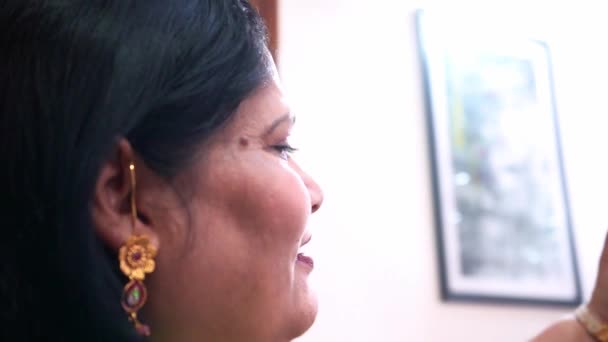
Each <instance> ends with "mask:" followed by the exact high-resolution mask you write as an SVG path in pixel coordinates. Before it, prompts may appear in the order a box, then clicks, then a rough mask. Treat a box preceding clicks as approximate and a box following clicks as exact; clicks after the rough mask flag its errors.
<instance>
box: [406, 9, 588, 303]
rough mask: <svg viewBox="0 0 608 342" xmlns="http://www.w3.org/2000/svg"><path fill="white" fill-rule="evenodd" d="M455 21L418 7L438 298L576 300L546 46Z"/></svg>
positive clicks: (577, 286)
mask: <svg viewBox="0 0 608 342" xmlns="http://www.w3.org/2000/svg"><path fill="white" fill-rule="evenodd" d="M451 20H452V21H451V22H450V21H445V19H443V18H438V17H437V18H436V17H433V16H432V14H431V13H430V12H428V13H427V12H424V11H419V12H418V13H417V26H418V27H417V28H418V38H419V47H420V55H421V60H422V64H423V69H424V74H425V86H426V95H427V98H426V100H427V108H428V123H429V125H428V127H429V136H430V150H431V160H432V169H433V186H434V206H435V214H436V215H435V216H436V223H437V237H438V238H437V241H438V251H439V261H440V272H441V289H442V297H443V299H444V300H469V301H491V302H509V303H530V304H556V305H572V306H574V305H578V304H579V303H580V302H581V288H580V281H579V277H578V270H577V263H576V254H575V250H574V244H573V240H572V225H571V220H570V216H569V215H570V214H569V206H568V196H567V191H566V184H565V177H564V170H563V164H562V158H561V152H560V138H559V130H558V122H557V115H556V111H555V108H554V107H555V106H554V99H553V91H552V78H551V63H550V54H549V49H548V47H547V45H546V44H544V43H542V42H539V41H535V40H531V39H527V38H521V37H509V35H508V34H506V35H504V34H502V35H501V34H498V33H497V34H488V32H489V31H488V28H487V27H474V25H470V26H469V27H470V30H469V31H464V29H463V30H459V29H458V27H459V25H457V23H456V22H454V21H453V20H454V19H451ZM461 22H464V21H461ZM467 22H468V23H471V21H467ZM482 33H483V34H482Z"/></svg>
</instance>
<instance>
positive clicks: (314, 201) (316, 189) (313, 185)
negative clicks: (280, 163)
mask: <svg viewBox="0 0 608 342" xmlns="http://www.w3.org/2000/svg"><path fill="white" fill-rule="evenodd" d="M290 164H291V166H292V167H293V168H294V169H295V170H296V172H297V173H298V174H299V175H300V177H301V178H302V181H304V186H306V189H308V193H309V194H310V212H311V213H315V212H316V211H317V210H319V208H321V204H323V190H321V187H320V186H319V184H317V182H315V180H314V179H313V178H312V177H311V176H310V175H309V174H307V173H306V172H304V171H303V170H302V168H300V166H299V165H298V164H297V163H296V162H295V161H294V160H293V159H290Z"/></svg>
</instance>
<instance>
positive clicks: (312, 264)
mask: <svg viewBox="0 0 608 342" xmlns="http://www.w3.org/2000/svg"><path fill="white" fill-rule="evenodd" d="M298 262H301V263H303V264H305V265H307V266H309V267H310V268H313V267H315V262H314V260H312V258H311V257H309V256H307V255H304V253H298Z"/></svg>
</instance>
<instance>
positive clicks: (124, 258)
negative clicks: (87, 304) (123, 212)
mask: <svg viewBox="0 0 608 342" xmlns="http://www.w3.org/2000/svg"><path fill="white" fill-rule="evenodd" d="M129 173H130V175H131V229H132V231H131V236H130V237H129V239H128V240H127V242H125V244H124V245H123V246H122V247H120V251H119V253H118V260H119V261H120V270H121V271H122V272H123V273H124V274H125V276H127V277H128V278H129V282H128V283H127V285H125V287H124V289H123V293H122V299H121V304H122V307H123V309H124V310H125V311H126V312H127V314H128V315H129V320H130V321H131V322H133V325H134V326H135V330H136V331H137V332H138V333H139V334H140V335H144V336H150V327H148V326H147V325H145V324H143V323H141V322H140V321H139V319H138V318H137V312H138V311H139V310H140V309H141V308H142V307H143V306H144V304H146V301H147V299H148V290H147V289H146V286H145V285H144V283H143V281H144V279H145V278H146V274H147V273H152V272H154V269H155V267H156V263H155V261H154V257H156V253H157V250H156V247H154V246H153V245H152V244H150V239H149V238H148V237H147V236H145V235H138V234H136V232H135V224H136V222H137V207H136V205H135V164H134V163H133V162H131V164H130V165H129Z"/></svg>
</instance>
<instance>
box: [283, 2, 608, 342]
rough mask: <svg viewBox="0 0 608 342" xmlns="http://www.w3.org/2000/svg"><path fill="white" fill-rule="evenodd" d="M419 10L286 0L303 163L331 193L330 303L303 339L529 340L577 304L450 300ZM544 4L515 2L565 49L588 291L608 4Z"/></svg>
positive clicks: (563, 105)
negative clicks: (442, 283)
mask: <svg viewBox="0 0 608 342" xmlns="http://www.w3.org/2000/svg"><path fill="white" fill-rule="evenodd" d="M415 5H417V4H412V3H411V2H410V3H408V2H405V1H397V0H394V1H390V0H375V1H362V0H283V2H282V4H281V10H280V14H281V16H282V17H281V25H280V26H281V33H282V36H281V50H280V70H281V74H282V77H283V81H284V84H285V87H286V89H287V92H288V94H289V96H290V100H291V103H292V106H293V108H294V112H295V114H296V115H297V116H298V122H297V125H296V126H297V128H296V133H295V141H296V145H299V147H300V148H301V149H302V150H303V151H301V152H299V155H297V156H296V158H298V159H299V161H300V163H301V164H303V166H304V167H305V168H306V169H307V170H308V171H309V172H310V173H311V174H313V175H314V176H315V177H316V178H317V180H318V181H319V183H320V184H321V185H322V186H323V188H324V190H325V194H326V196H325V203H324V206H323V208H322V210H320V211H319V213H318V215H315V216H316V217H314V219H313V220H312V222H311V224H312V227H313V231H314V237H313V240H312V243H311V245H312V246H311V250H310V252H311V254H312V255H313V256H314V257H315V260H316V269H315V271H314V272H313V274H312V278H311V282H312V284H313V286H315V287H316V288H317V292H318V294H319V298H320V312H319V316H318V320H317V322H316V324H315V326H314V327H313V328H312V329H311V330H310V331H309V332H308V333H307V334H306V335H305V336H304V337H302V338H301V339H299V340H298V341H301V342H308V341H315V342H340V341H348V342H358V341H360V342H363V341H365V342H369V341H381V342H393V341H497V342H500V341H505V342H506V341H509V342H511V341H523V340H525V339H526V338H529V337H531V336H532V335H534V334H535V333H536V332H538V331H539V330H540V329H541V328H542V327H543V326H545V325H546V324H548V323H549V322H551V321H552V320H555V319H557V318H559V317H561V316H562V315H564V314H565V313H567V312H568V310H558V309H549V308H533V307H512V306H498V305H467V304H445V303H442V302H440V300H439V289H438V283H439V281H438V270H437V259H436V252H435V251H436V246H435V243H434V223H433V214H432V204H431V192H430V186H431V181H430V173H429V163H428V156H427V137H426V133H425V114H424V107H423V102H422V99H423V89H422V88H421V83H420V66H419V61H418V57H417V50H416V41H415V30H414V22H413V10H414V7H415ZM537 8H538V9H537V10H532V11H530V10H529V9H526V11H519V10H517V9H516V10H514V11H513V12H516V13H518V16H519V19H518V20H516V21H514V22H513V26H514V27H515V26H517V27H519V28H521V27H526V28H527V29H529V30H530V31H533V32H534V33H535V34H537V35H538V34H541V35H542V36H543V37H544V38H545V39H546V40H548V41H549V43H550V44H551V46H552V48H553V58H554V66H555V72H554V73H555V80H556V93H557V98H558V99H557V101H558V110H559V113H560V115H561V119H562V122H561V123H562V130H563V132H562V135H563V136H562V140H563V145H564V154H565V160H566V172H567V174H568V182H569V186H570V189H569V190H570V195H571V202H572V203H571V204H572V211H573V220H574V225H575V228H576V242H577V246H578V255H579V261H580V267H581V273H582V281H583V286H584V290H585V294H586V295H588V294H589V291H590V289H591V287H592V283H593V280H594V277H595V271H596V259H597V257H598V255H599V252H600V248H601V243H602V240H603V235H604V232H605V231H606V229H605V227H606V223H607V222H608V211H607V210H604V208H605V206H606V205H607V204H606V203H605V201H604V198H605V195H606V190H607V189H608V177H607V176H608V153H606V152H605V147H607V146H608V134H607V131H608V125H606V123H607V122H608V119H606V117H607V116H608V105H607V104H606V103H607V102H606V101H607V100H608V86H607V85H606V80H608V68H607V67H606V65H605V64H606V61H608V58H607V57H608V53H606V49H605V48H604V47H603V46H601V44H604V42H606V38H605V37H603V36H602V35H603V32H608V25H606V24H602V25H603V27H600V23H601V22H602V19H603V18H600V14H601V12H598V11H595V12H594V11H586V10H583V9H568V10H561V11H558V10H556V9H555V8H553V7H542V6H538V7H537ZM543 9H547V11H544V12H543V11H542V10H543ZM590 13H596V15H595V17H593V16H592V15H590ZM524 14H525V15H524ZM539 20H540V21H539Z"/></svg>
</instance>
